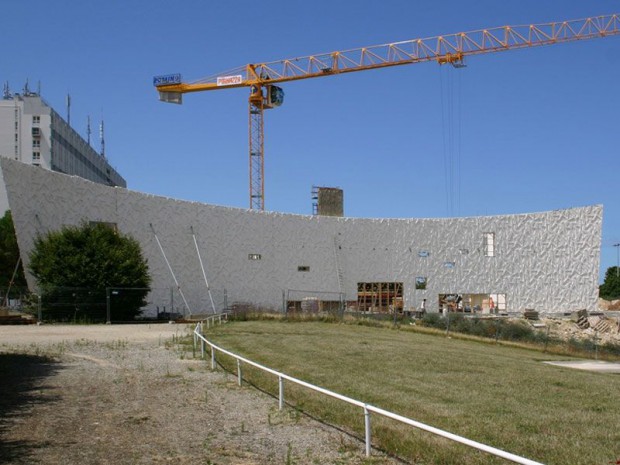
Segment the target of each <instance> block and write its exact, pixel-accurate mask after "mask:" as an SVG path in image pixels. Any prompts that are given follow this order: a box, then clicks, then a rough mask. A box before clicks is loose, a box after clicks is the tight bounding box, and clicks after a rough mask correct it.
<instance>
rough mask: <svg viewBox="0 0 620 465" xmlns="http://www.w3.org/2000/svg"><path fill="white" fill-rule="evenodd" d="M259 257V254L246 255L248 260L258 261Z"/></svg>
mask: <svg viewBox="0 0 620 465" xmlns="http://www.w3.org/2000/svg"><path fill="white" fill-rule="evenodd" d="M260 259H261V255H260V254H259V253H250V254H248V260H260Z"/></svg>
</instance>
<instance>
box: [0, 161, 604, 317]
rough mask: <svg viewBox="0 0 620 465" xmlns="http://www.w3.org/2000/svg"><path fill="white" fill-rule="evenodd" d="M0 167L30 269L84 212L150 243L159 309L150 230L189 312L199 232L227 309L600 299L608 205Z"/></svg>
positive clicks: (164, 285)
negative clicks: (469, 214) (388, 206)
mask: <svg viewBox="0 0 620 465" xmlns="http://www.w3.org/2000/svg"><path fill="white" fill-rule="evenodd" d="M1 163H2V164H1V167H2V170H3V172H4V179H5V182H6V185H7V192H8V198H9V203H10V207H11V210H12V211H13V217H14V220H15V226H16V230H17V234H18V241H19V244H20V248H21V251H22V258H23V260H24V263H25V264H26V265H27V264H28V253H29V252H30V250H31V248H32V244H33V240H34V237H35V236H36V234H37V233H43V232H46V231H49V230H54V229H58V228H60V227H61V226H63V225H68V224H79V223H80V222H81V221H84V220H86V221H105V222H112V223H117V225H118V228H119V230H120V231H121V232H123V233H125V234H129V235H131V236H133V237H135V238H136V239H137V240H138V241H139V242H140V243H141V244H142V247H143V251H144V254H145V256H146V257H147V259H148V262H149V265H150V268H151V273H152V276H153V288H154V291H153V293H152V296H151V300H152V302H153V306H155V305H165V304H166V302H168V300H169V293H170V291H169V289H170V287H171V286H174V281H173V278H172V276H171V273H170V271H169V269H168V266H167V264H166V262H165V260H164V258H163V256H162V253H161V251H160V249H159V246H158V244H157V241H156V238H155V235H154V233H153V230H154V231H155V232H156V233H157V237H158V238H159V240H160V241H161V244H162V247H163V249H164V252H165V254H166V257H167V258H168V261H169V262H170V267H171V268H172V270H173V272H174V273H175V275H176V278H177V280H178V281H179V283H180V285H181V287H182V289H183V291H184V294H185V297H186V298H187V301H188V304H189V307H190V310H191V312H192V313H205V312H207V311H209V310H210V308H209V307H210V304H209V303H208V302H209V300H208V297H207V292H206V286H205V283H204V278H203V275H202V271H201V268H200V263H199V260H198V258H197V253H196V248H195V245H194V239H193V236H192V231H193V233H194V234H195V237H196V240H197V243H198V246H199V249H200V254H201V256H202V259H203V262H204V264H205V268H206V273H207V278H208V280H209V284H210V286H211V288H212V289H214V290H215V291H216V301H217V302H216V303H217V305H218V306H221V305H222V303H223V297H222V291H223V290H224V289H226V292H227V296H228V303H229V304H230V303H232V302H248V303H253V304H256V305H261V306H266V307H270V308H274V309H281V308H282V295H283V291H286V290H288V289H298V290H308V291H323V292H326V293H328V292H331V293H334V294H332V297H333V298H334V300H337V296H336V294H337V293H339V292H341V286H342V292H344V293H345V294H346V298H347V300H355V299H356V296H357V283H358V282H403V283H404V301H405V302H404V305H405V308H406V309H408V308H410V307H419V304H420V302H421V300H422V299H423V298H427V299H428V305H427V308H428V310H429V311H433V310H434V311H436V310H438V299H437V296H438V294H445V293H471V294H494V293H497V294H506V298H507V310H509V311H522V310H524V309H526V308H533V309H536V310H538V311H540V312H560V311H573V310H576V309H581V308H586V309H588V310H594V309H596V305H597V297H598V271H599V253H600V242H601V226H602V212H603V209H602V206H589V207H583V208H573V209H567V210H559V211H551V212H544V213H529V214H519V215H504V216H487V217H473V218H447V219H363V218H334V217H317V216H299V215H290V214H281V213H271V212H259V211H251V210H244V209H236V208H227V207H218V206H213V205H206V204H199V203H192V202H185V201H179V200H173V199H168V198H162V197H156V196H152V195H146V194H142V193H138V192H132V191H129V190H126V189H122V188H111V187H106V186H102V185H99V184H95V183H92V182H89V181H85V180H83V179H80V178H77V177H70V176H65V175H62V174H58V173H53V172H49V171H46V170H42V169H37V168H34V167H31V166H27V165H24V164H21V163H18V162H14V161H12V160H1ZM151 225H152V227H151ZM488 232H492V233H494V234H495V244H496V245H495V256H493V257H488V256H485V255H484V252H483V234H484V233H488ZM419 251H427V252H429V256H428V257H420V256H419V254H418V252H419ZM249 254H260V256H261V259H260V260H249V259H248V255H249ZM446 262H452V263H453V264H454V266H453V267H446V266H445V263H446ZM298 266H309V267H310V271H308V272H300V271H298ZM339 271H340V279H339V276H338V274H339ZM418 276H424V277H427V278H428V285H427V288H426V289H425V290H416V289H415V279H416V277H418ZM30 283H31V285H33V284H34V283H32V282H31V281H30ZM295 295H296V296H299V295H300V294H295ZM325 295H327V294H325ZM334 296H335V297H334ZM175 299H176V300H175V302H176V303H177V304H178V303H180V298H179V296H178V295H177V296H176V297H175ZM218 310H219V308H218Z"/></svg>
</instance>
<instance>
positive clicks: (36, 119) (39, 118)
mask: <svg viewBox="0 0 620 465" xmlns="http://www.w3.org/2000/svg"><path fill="white" fill-rule="evenodd" d="M40 122H41V117H40V116H33V117H32V124H39V123H40Z"/></svg>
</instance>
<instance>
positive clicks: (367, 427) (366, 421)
mask: <svg viewBox="0 0 620 465" xmlns="http://www.w3.org/2000/svg"><path fill="white" fill-rule="evenodd" d="M364 429H365V430H366V434H365V438H366V457H370V412H369V411H368V408H367V407H366V406H365V405H364Z"/></svg>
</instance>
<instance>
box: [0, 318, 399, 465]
mask: <svg viewBox="0 0 620 465" xmlns="http://www.w3.org/2000/svg"><path fill="white" fill-rule="evenodd" d="M188 333H189V329H187V328H186V327H184V326H183V327H181V326H177V325H148V326H147V325H131V326H124V325H123V326H28V327H8V326H4V327H2V326H0V393H1V394H0V395H1V397H0V463H3V464H36V463H40V464H63V465H65V464H114V465H124V464H163V463H174V464H190V463H191V464H221V465H226V464H349V463H352V464H359V463H374V464H383V463H397V462H395V461H391V460H390V459H387V458H384V457H378V456H377V457H374V458H373V459H372V460H370V461H367V460H365V457H364V456H363V444H362V443H360V442H358V441H355V440H352V439H351V438H349V437H348V436H346V435H344V434H342V433H340V432H338V431H337V430H334V429H331V428H329V427H326V426H324V425H322V424H320V423H317V422H314V421H312V420H310V419H308V418H306V417H304V416H301V415H299V414H297V413H296V412H295V411H292V410H290V409H287V410H285V411H283V412H279V411H278V409H277V401H276V400H274V399H272V398H271V397H268V396H266V395H264V394H261V393H259V392H257V391H255V390H253V389H251V388H249V387H242V388H239V387H238V386H237V385H236V377H235V376H232V375H226V374H225V373H222V372H221V371H218V372H211V371H210V370H209V364H208V363H205V362H202V361H199V360H194V359H192V354H191V353H189V354H188V353H184V352H181V351H180V349H179V348H178V346H176V345H174V344H171V341H172V338H173V337H174V338H176V337H180V336H181V335H182V334H188Z"/></svg>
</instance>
